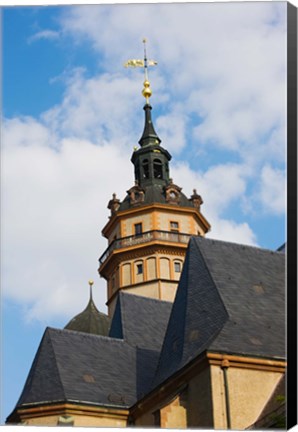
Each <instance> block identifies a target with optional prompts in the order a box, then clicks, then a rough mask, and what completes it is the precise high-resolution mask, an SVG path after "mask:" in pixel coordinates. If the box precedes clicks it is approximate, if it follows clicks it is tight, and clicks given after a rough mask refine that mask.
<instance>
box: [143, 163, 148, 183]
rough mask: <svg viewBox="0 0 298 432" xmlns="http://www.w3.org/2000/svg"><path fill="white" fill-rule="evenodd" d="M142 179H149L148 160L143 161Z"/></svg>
mask: <svg viewBox="0 0 298 432" xmlns="http://www.w3.org/2000/svg"><path fill="white" fill-rule="evenodd" d="M143 178H144V179H147V178H149V162H148V159H144V160H143Z"/></svg>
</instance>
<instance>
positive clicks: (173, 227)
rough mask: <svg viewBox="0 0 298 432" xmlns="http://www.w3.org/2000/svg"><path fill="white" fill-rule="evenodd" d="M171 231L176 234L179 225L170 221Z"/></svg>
mask: <svg viewBox="0 0 298 432" xmlns="http://www.w3.org/2000/svg"><path fill="white" fill-rule="evenodd" d="M170 227H171V231H174V232H178V231H179V223H178V222H174V221H171V222H170Z"/></svg>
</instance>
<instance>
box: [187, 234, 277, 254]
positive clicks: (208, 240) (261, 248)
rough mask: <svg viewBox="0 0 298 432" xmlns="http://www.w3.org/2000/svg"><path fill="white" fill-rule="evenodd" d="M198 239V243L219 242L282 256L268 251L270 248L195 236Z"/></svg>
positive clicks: (275, 251)
mask: <svg viewBox="0 0 298 432" xmlns="http://www.w3.org/2000/svg"><path fill="white" fill-rule="evenodd" d="M193 237H196V238H197V240H198V241H200V242H201V241H207V242H210V243H211V242H217V243H222V244H227V245H231V246H234V247H245V248H251V249H257V250H259V251H262V252H270V253H274V254H277V255H280V252H279V251H277V250H275V249H268V248H263V247H261V246H257V245H250V244H244V243H235V242H232V241H227V240H221V239H215V238H210V237H209V238H207V237H197V236H193Z"/></svg>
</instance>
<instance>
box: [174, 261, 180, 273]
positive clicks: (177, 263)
mask: <svg viewBox="0 0 298 432" xmlns="http://www.w3.org/2000/svg"><path fill="white" fill-rule="evenodd" d="M174 268H175V272H176V273H181V263H180V262H179V261H177V262H174Z"/></svg>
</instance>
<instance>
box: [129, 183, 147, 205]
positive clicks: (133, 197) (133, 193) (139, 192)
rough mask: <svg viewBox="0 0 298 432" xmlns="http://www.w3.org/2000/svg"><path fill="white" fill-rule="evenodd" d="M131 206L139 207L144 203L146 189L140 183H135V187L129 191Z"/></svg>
mask: <svg viewBox="0 0 298 432" xmlns="http://www.w3.org/2000/svg"><path fill="white" fill-rule="evenodd" d="M127 193H128V195H129V200H130V204H131V205H138V204H141V203H143V202H144V199H145V189H143V188H142V187H141V186H140V185H139V183H138V181H137V180H136V181H135V185H134V186H133V187H132V188H130V189H129V190H128V191H127Z"/></svg>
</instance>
